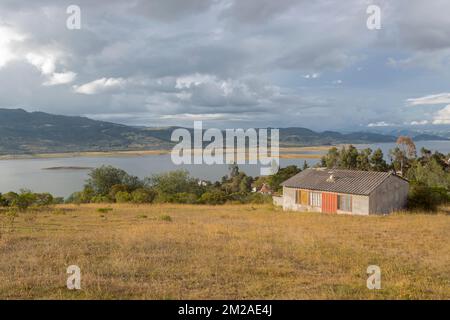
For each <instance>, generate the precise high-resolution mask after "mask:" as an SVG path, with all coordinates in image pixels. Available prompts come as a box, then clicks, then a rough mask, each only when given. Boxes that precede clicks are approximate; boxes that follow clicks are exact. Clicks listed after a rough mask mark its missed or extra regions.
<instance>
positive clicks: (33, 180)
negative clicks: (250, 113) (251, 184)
mask: <svg viewBox="0 0 450 320" xmlns="http://www.w3.org/2000/svg"><path fill="white" fill-rule="evenodd" d="M416 146H417V150H420V148H421V147H422V146H424V147H426V148H427V149H431V150H433V151H434V150H438V151H440V152H442V153H445V154H447V153H450V142H448V141H423V142H418V143H416ZM357 147H358V148H367V147H369V148H372V149H373V150H375V149H376V148H378V147H379V148H381V149H382V150H383V153H384V154H385V156H387V155H388V151H389V149H392V148H394V147H395V143H379V144H369V145H358V146H357ZM305 154H306V152H305ZM305 160H306V162H307V163H308V164H309V165H310V166H312V165H314V164H316V163H317V162H318V161H319V160H318V159H280V164H281V167H285V166H287V165H291V164H295V165H297V166H302V165H303V162H304V161H305ZM101 165H112V166H114V167H117V168H121V169H123V170H125V171H127V172H128V173H130V174H132V175H136V176H138V177H140V178H144V177H148V176H151V175H152V174H155V173H161V172H167V171H171V170H177V169H186V170H188V171H189V173H190V174H191V175H192V176H193V177H196V178H199V179H204V180H210V181H216V180H220V178H221V177H223V176H224V175H226V174H227V173H228V166H227V165H212V166H209V165H180V166H177V165H174V164H173V163H172V161H171V158H170V155H168V154H165V155H146V156H129V157H125V156H118V157H71V158H53V159H20V160H0V192H1V193H5V192H8V191H16V192H17V191H19V190H20V189H21V188H27V189H30V190H32V191H34V192H50V193H51V194H53V195H55V196H62V197H67V196H68V195H70V194H71V193H73V192H75V191H79V190H81V189H82V188H83V184H84V181H85V180H86V178H87V176H88V173H89V169H84V170H79V169H64V170H44V169H45V168H52V167H92V168H96V167H100V166H101ZM239 167H240V168H241V170H242V171H244V172H245V173H247V174H248V175H251V176H258V175H259V169H260V167H259V165H240V166H239Z"/></svg>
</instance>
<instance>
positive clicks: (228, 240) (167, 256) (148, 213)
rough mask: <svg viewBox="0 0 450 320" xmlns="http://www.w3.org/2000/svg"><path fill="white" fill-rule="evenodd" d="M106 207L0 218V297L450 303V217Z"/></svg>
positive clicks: (235, 208) (266, 208)
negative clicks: (377, 273) (371, 282)
mask: <svg viewBox="0 0 450 320" xmlns="http://www.w3.org/2000/svg"><path fill="white" fill-rule="evenodd" d="M100 207H105V206H99V205H82V206H75V205H73V206H72V205H65V206H60V207H58V208H55V209H53V210H46V211H43V212H37V213H31V212H27V213H20V214H19V216H18V217H17V218H16V220H15V222H14V225H11V221H10V220H8V219H6V217H5V216H4V214H2V215H0V216H2V217H0V219H1V220H0V221H3V222H2V226H3V228H2V229H0V230H1V231H0V232H1V239H0V298H3V299H5V298H6V299H31V298H33V299H34V298H39V299H59V298H61V299H92V298H96V299H244V298H245V299H259V298H261V299H386V298H393V299H422V298H423V299H432V298H437V299H449V298H450V291H449V288H450V282H449V275H450V272H449V271H450V252H449V251H450V234H449V231H450V216H448V215H444V214H439V215H423V214H415V215H406V214H395V215H391V216H387V217H375V216H373V217H372V216H371V217H358V216H341V215H339V216H337V215H326V214H319V213H286V212H281V211H280V210H279V209H276V208H273V207H272V206H269V205H266V206H263V205H224V206H217V207H214V206H194V205H141V206H137V205H111V206H110V207H111V208H113V210H112V211H107V210H103V211H104V212H99V211H98V210H97V209H98V208H100ZM105 211H106V212H105ZM167 217H170V219H169V218H167ZM72 264H76V265H78V266H80V268H81V273H82V279H81V286H82V290H80V291H69V290H68V289H67V288H66V279H67V276H68V275H67V274H66V268H67V267H68V266H69V265H72ZM372 264H375V265H378V266H380V268H381V271H382V283H381V285H382V289H381V290H369V289H367V287H366V279H367V274H366V269H367V267H368V266H369V265H372Z"/></svg>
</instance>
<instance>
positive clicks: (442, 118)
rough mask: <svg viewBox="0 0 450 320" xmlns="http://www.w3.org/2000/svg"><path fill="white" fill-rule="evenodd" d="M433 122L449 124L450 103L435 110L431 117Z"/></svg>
mask: <svg viewBox="0 0 450 320" xmlns="http://www.w3.org/2000/svg"><path fill="white" fill-rule="evenodd" d="M433 124H450V105H448V106H446V107H445V108H444V109H442V110H439V111H438V112H436V114H435V115H434V117H433Z"/></svg>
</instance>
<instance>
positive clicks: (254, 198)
mask: <svg viewBox="0 0 450 320" xmlns="http://www.w3.org/2000/svg"><path fill="white" fill-rule="evenodd" d="M246 202H247V203H254V204H264V203H272V202H273V200H272V196H270V195H267V194H262V193H253V194H251V195H249V196H248V197H247V201H246Z"/></svg>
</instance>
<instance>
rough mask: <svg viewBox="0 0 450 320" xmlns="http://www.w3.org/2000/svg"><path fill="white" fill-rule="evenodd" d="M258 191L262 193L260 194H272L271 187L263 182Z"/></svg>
mask: <svg viewBox="0 0 450 320" xmlns="http://www.w3.org/2000/svg"><path fill="white" fill-rule="evenodd" d="M258 192H259V193H262V194H268V195H271V194H272V189H271V188H270V187H269V186H268V185H267V184H265V183H263V185H262V187H261V189H259V191H258Z"/></svg>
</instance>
